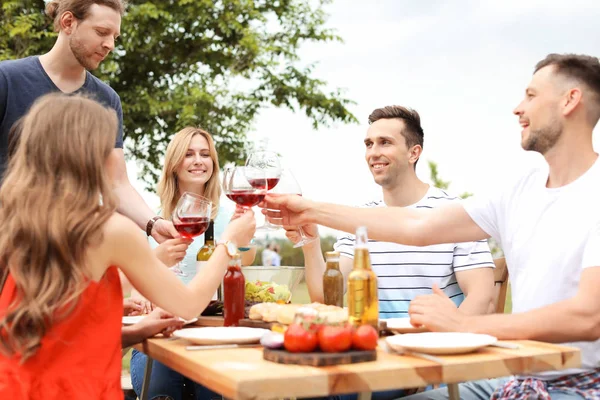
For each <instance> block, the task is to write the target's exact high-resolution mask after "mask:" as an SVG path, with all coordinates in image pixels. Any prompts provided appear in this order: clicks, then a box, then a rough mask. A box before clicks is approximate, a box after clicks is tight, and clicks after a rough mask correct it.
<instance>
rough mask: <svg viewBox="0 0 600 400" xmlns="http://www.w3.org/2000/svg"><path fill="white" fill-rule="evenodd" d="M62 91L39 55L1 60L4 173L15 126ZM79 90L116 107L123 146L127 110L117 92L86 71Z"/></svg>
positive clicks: (1, 163)
mask: <svg viewBox="0 0 600 400" xmlns="http://www.w3.org/2000/svg"><path fill="white" fill-rule="evenodd" d="M59 91H60V89H59V88H58V87H56V85H55V84H54V82H52V80H51V79H50V77H49V76H48V74H47V73H46V71H45V70H44V68H43V67H42V64H41V63H40V60H39V57H38V56H32V57H27V58H22V59H19V60H8V61H2V62H0V177H1V176H3V175H4V170H5V169H6V161H7V160H6V157H7V152H8V132H9V131H10V128H11V126H12V125H13V124H14V123H15V121H17V120H18V119H19V118H21V117H22V116H23V115H25V114H26V113H27V111H29V108H30V107H31V105H32V104H33V103H34V102H35V101H36V100H37V99H38V98H39V97H41V96H43V95H45V94H48V93H53V92H59ZM75 93H83V94H86V95H87V96H90V97H91V98H93V99H95V100H96V101H98V102H99V103H101V104H103V105H104V106H106V107H111V108H113V109H114V110H115V112H116V113H117V117H118V119H119V131H118V133H117V140H116V142H115V147H117V148H122V147H123V111H122V109H121V99H120V98H119V95H118V94H117V92H115V91H114V90H113V89H112V88H111V87H110V86H108V85H107V84H106V83H104V82H102V81H101V80H100V79H98V78H96V77H95V76H94V75H92V74H91V73H90V72H86V78H85V82H84V84H83V86H81V88H79V89H77V90H76V91H75ZM0 179H1V178H0Z"/></svg>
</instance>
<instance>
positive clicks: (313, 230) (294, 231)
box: [283, 224, 319, 244]
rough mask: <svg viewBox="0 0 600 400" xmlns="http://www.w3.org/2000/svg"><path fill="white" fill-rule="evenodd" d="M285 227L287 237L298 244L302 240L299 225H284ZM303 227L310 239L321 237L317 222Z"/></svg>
mask: <svg viewBox="0 0 600 400" xmlns="http://www.w3.org/2000/svg"><path fill="white" fill-rule="evenodd" d="M283 229H285V236H287V238H288V239H289V240H290V241H291V242H292V243H294V244H296V243H298V242H299V241H300V240H302V236H300V233H299V232H298V227H297V226H288V225H284V226H283ZM302 229H303V230H304V234H305V235H306V237H308V239H314V238H316V237H319V229H318V228H317V225H315V224H307V225H303V226H302Z"/></svg>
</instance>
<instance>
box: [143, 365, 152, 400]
mask: <svg viewBox="0 0 600 400" xmlns="http://www.w3.org/2000/svg"><path fill="white" fill-rule="evenodd" d="M152 361H153V360H152V358H150V357H147V358H146V368H145V369H144V381H143V382H142V393H140V400H148V386H150V377H151V376H152Z"/></svg>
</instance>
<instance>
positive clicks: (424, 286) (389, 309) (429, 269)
mask: <svg viewBox="0 0 600 400" xmlns="http://www.w3.org/2000/svg"><path fill="white" fill-rule="evenodd" d="M457 200H459V198H457V197H453V196H450V195H448V194H447V193H446V192H445V191H443V190H441V189H438V188H436V187H433V186H430V188H429V190H428V191H427V193H426V194H425V196H424V197H423V198H422V199H421V200H419V201H418V202H417V203H415V204H413V205H411V206H408V207H407V208H434V207H438V206H441V205H444V204H448V202H450V201H457ZM365 207H386V204H385V203H384V202H383V201H382V200H381V201H374V202H370V203H367V204H366V205H365ZM354 242H355V236H354V235H352V234H347V233H343V234H341V235H340V236H339V237H338V240H337V242H336V243H335V245H334V249H335V250H336V251H339V252H340V254H341V255H342V256H345V257H348V258H351V259H353V258H354ZM369 253H370V257H371V265H372V268H373V271H374V272H375V274H377V286H378V290H377V291H378V294H379V316H380V318H402V317H407V316H408V305H409V303H410V301H411V300H412V299H413V298H415V297H416V296H418V295H422V294H431V288H432V287H433V284H437V285H438V286H439V287H440V288H441V289H442V290H443V291H444V293H446V295H448V297H450V298H451V299H452V301H454V303H455V304H456V305H457V306H458V305H460V304H461V303H462V301H463V300H464V298H465V296H464V294H463V292H462V290H461V288H460V286H458V283H457V281H456V275H455V274H454V272H456V271H466V270H470V269H475V268H494V262H493V260H492V255H491V253H490V249H489V247H488V244H487V241H485V240H482V241H479V242H468V243H449V244H438V245H433V246H425V247H416V246H406V245H403V244H398V243H390V242H379V241H376V240H369Z"/></svg>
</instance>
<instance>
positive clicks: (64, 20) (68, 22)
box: [60, 11, 77, 35]
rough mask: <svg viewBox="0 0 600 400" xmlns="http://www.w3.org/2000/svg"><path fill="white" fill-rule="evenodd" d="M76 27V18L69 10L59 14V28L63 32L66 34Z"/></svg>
mask: <svg viewBox="0 0 600 400" xmlns="http://www.w3.org/2000/svg"><path fill="white" fill-rule="evenodd" d="M76 27H77V18H75V15H73V13H72V12H71V11H66V12H64V13H63V15H61V16H60V30H61V31H63V32H65V33H66V34H67V35H70V34H71V33H73V30H75V28H76Z"/></svg>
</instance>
